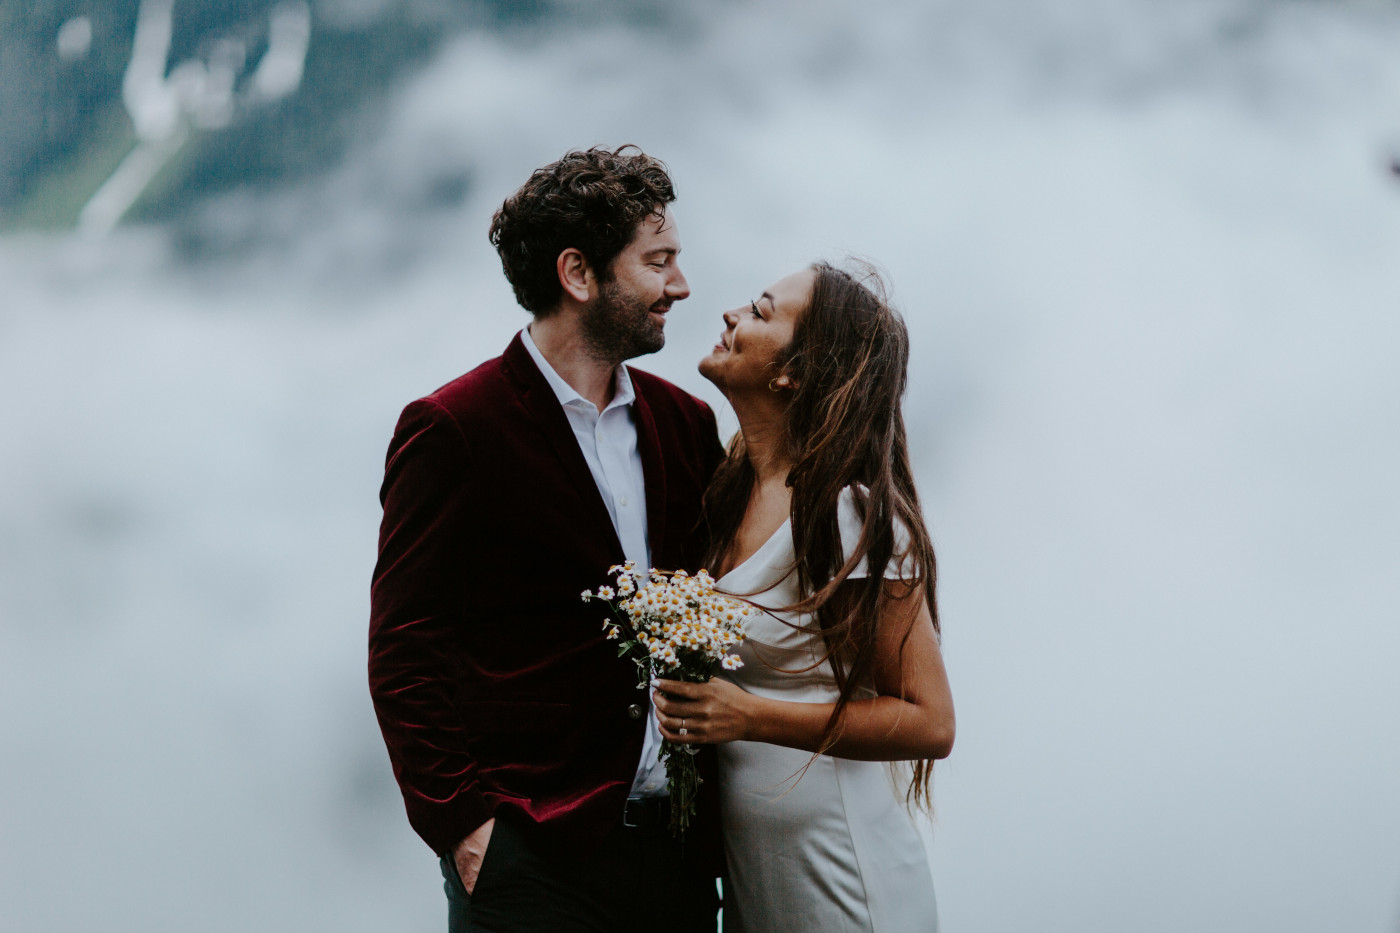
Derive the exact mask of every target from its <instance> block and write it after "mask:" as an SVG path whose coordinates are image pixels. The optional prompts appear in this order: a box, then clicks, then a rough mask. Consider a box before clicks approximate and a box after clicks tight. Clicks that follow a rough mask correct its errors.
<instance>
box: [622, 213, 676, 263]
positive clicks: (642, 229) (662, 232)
mask: <svg viewBox="0 0 1400 933" xmlns="http://www.w3.org/2000/svg"><path fill="white" fill-rule="evenodd" d="M633 242H634V243H635V244H637V245H638V246H640V247H642V249H645V250H654V249H670V250H675V251H677V252H679V251H680V245H681V244H680V234H679V232H678V231H677V229H676V218H675V217H674V216H673V215H672V214H671V209H670V208H669V207H668V208H664V209H663V212H662V213H661V214H659V215H657V214H648V215H647V216H646V217H644V218H643V219H642V222H641V224H640V225H639V227H638V230H637V237H636V239H635V240H634V241H633Z"/></svg>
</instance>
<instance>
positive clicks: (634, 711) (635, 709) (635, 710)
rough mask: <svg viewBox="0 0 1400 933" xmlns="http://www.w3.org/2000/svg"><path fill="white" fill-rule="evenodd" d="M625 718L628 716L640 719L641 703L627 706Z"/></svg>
mask: <svg viewBox="0 0 1400 933" xmlns="http://www.w3.org/2000/svg"><path fill="white" fill-rule="evenodd" d="M627 718H628V719H641V718H642V705H641V704H640V703H633V704H632V705H631V706H629V707H627Z"/></svg>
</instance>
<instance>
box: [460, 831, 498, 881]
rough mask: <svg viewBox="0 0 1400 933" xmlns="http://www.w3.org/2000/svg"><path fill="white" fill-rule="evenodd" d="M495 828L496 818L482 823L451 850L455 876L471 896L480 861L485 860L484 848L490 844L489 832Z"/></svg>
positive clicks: (479, 871)
mask: <svg viewBox="0 0 1400 933" xmlns="http://www.w3.org/2000/svg"><path fill="white" fill-rule="evenodd" d="M495 827H496V818H495V817H494V816H493V817H491V819H489V820H487V821H486V822H485V823H482V824H481V825H480V826H478V827H477V828H476V829H475V830H473V831H472V834H471V835H470V836H468V837H467V838H465V839H463V840H462V841H461V842H459V843H457V848H455V849H453V850H452V861H453V862H454V863H455V864H456V866H457V876H458V877H460V878H461V879H462V887H464V888H466V889H467V893H468V894H471V893H473V892H475V891H476V878H477V875H479V874H481V861H482V859H484V858H486V847H487V846H488V845H489V844H490V843H491V831H492V830H493V829H495Z"/></svg>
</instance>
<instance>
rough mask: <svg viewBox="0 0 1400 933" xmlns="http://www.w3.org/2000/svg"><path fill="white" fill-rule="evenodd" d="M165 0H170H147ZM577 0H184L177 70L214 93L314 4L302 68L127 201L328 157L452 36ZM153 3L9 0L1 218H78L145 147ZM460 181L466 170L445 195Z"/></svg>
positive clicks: (260, 181)
mask: <svg viewBox="0 0 1400 933" xmlns="http://www.w3.org/2000/svg"><path fill="white" fill-rule="evenodd" d="M162 2H164V3H169V2H170V0H155V2H154V3H152V4H151V5H152V6H159V5H160V4H161V3H162ZM580 6H583V7H592V4H583V5H579V4H570V5H568V9H567V10H565V9H564V5H560V4H554V3H551V2H549V0H530V2H518V0H456V2H453V0H417V2H386V0H318V2H315V3H311V4H307V3H303V2H292V3H287V2H286V0H174V2H173V7H172V9H171V10H170V16H169V20H168V21H169V25H170V29H169V44H168V54H167V56H166V61H165V72H164V81H165V82H166V83H169V84H171V85H172V86H173V85H174V84H175V83H176V81H177V79H191V78H192V79H193V81H194V83H195V91H196V92H201V93H204V94H205V96H206V97H208V96H209V94H208V88H207V87H206V85H208V84H212V83H213V80H214V77H215V74H214V72H215V70H216V66H217V65H218V63H219V62H220V61H222V60H229V61H231V63H232V65H231V67H229V68H228V69H226V72H227V73H228V74H229V75H230V76H231V78H232V82H233V83H232V84H231V85H230V86H229V87H228V89H227V91H228V93H227V94H226V95H225V96H226V97H229V98H231V99H233V101H234V103H237V102H238V99H239V98H240V97H242V98H248V97H249V96H251V91H250V89H251V88H252V85H254V84H255V83H256V75H255V71H256V69H257V66H258V64H259V62H260V61H261V59H263V57H264V56H266V54H267V52H268V49H269V36H270V30H271V28H272V27H271V24H272V23H273V22H274V19H275V16H276V14H277V12H278V11H279V9H280V10H281V11H283V12H286V11H287V10H288V9H289V8H290V9H291V10H292V12H293V13H295V12H296V11H297V9H298V8H299V9H300V10H301V11H302V12H303V15H305V12H306V11H309V14H310V17H309V20H310V38H309V42H308V43H306V45H305V58H304V63H303V65H302V70H301V73H300V81H299V82H297V83H296V84H295V90H294V91H292V92H291V93H289V94H287V95H286V96H284V97H282V98H280V99H275V100H270V101H269V100H266V99H262V100H258V101H257V103H258V106H256V107H254V106H249V107H246V108H244V109H242V110H241V111H238V112H235V113H233V115H232V117H231V118H229V119H228V120H226V121H223V122H224V123H225V125H217V124H216V125H203V126H201V125H198V121H197V120H195V121H193V124H194V125H193V126H192V128H191V131H190V132H188V133H187V134H183V135H181V136H179V137H177V138H175V139H173V141H171V143H170V148H173V149H174V150H175V151H174V152H173V154H169V153H166V155H167V156H168V158H165V157H163V161H160V163H159V165H160V167H159V170H158V171H157V172H156V173H155V175H154V177H153V178H151V179H150V180H149V183H144V184H142V185H141V193H140V196H139V198H137V199H136V200H135V202H134V203H133V204H131V205H130V208H129V209H125V208H123V209H122V211H121V216H122V217H124V219H126V220H145V221H163V220H168V219H171V218H174V217H178V216H181V215H184V214H187V213H188V211H189V210H190V209H191V208H192V207H194V206H197V205H198V204H199V203H201V202H203V201H204V200H206V199H207V198H209V197H210V196H212V195H216V194H219V193H222V192H227V191H229V190H232V189H236V188H243V187H249V186H251V187H254V188H269V187H275V186H277V185H280V184H285V183H288V182H291V181H294V180H297V179H300V178H304V177H306V176H308V175H313V174H316V173H319V172H323V171H325V170H326V169H328V168H330V167H332V166H334V165H335V164H336V162H337V160H338V159H339V158H340V157H341V156H342V155H343V154H344V152H345V151H346V149H347V147H348V145H349V144H350V142H351V141H352V137H353V134H354V132H355V127H356V126H357V125H358V121H360V120H361V119H362V118H363V117H362V115H363V114H364V113H366V112H367V111H368V112H370V113H372V112H373V109H372V108H373V107H374V106H375V104H376V103H378V102H381V101H383V100H384V99H385V94H386V91H387V90H388V89H389V88H390V87H391V86H392V85H393V82H394V81H395V80H396V79H398V78H400V77H401V76H403V75H404V74H405V73H408V72H411V71H412V70H413V69H416V68H417V67H419V66H421V65H422V64H423V63H425V62H426V61H427V60H428V59H429V57H430V56H431V54H432V52H433V51H434V50H435V49H436V48H437V47H438V46H439V45H440V44H441V43H442V42H443V41H444V40H446V39H448V38H450V37H452V36H453V35H456V34H460V33H461V32H463V31H465V30H471V29H485V30H491V31H517V32H525V31H528V30H533V29H538V28H541V27H542V26H543V25H544V24H546V23H548V22H550V21H552V20H559V19H560V18H564V17H568V16H578V15H579V14H580V12H581V10H580V9H579V8H580ZM622 6H623V7H627V8H630V9H633V10H635V9H636V7H637V4H624V5H622ZM141 10H142V0H0V229H4V228H8V229H15V228H32V229H68V228H72V227H73V226H75V224H76V223H77V221H78V216H79V213H80V211H81V210H82V208H83V206H84V205H85V204H86V203H87V202H88V200H89V199H90V198H91V197H92V195H93V194H94V193H95V192H96V191H97V189H98V188H99V186H101V185H102V184H103V182H104V181H106V180H107V179H108V178H109V177H110V176H111V175H112V173H113V172H114V171H116V170H117V168H118V166H119V165H120V164H121V163H122V161H123V160H124V159H125V158H126V157H127V156H128V155H129V154H130V153H131V152H132V151H133V149H134V148H136V147H137V145H138V143H139V139H138V137H139V136H140V134H139V133H138V132H137V128H136V127H135V126H134V125H133V120H132V115H131V112H130V111H131V107H130V103H129V100H128V101H127V102H124V100H123V79H124V76H125V75H126V72H127V69H128V65H129V63H130V62H131V61H132V59H133V55H134V53H133V40H134V38H135V37H136V33H137V23H138V19H139V17H140V14H141ZM594 12H596V10H594ZM221 57H222V58H221ZM188 84H190V81H189V80H186V85H188ZM254 90H255V89H254ZM186 96H189V95H186ZM207 122H208V121H206V123H207ZM186 123H191V121H190V120H188V119H186ZM461 193H462V192H461V186H457V187H456V188H454V189H453V190H451V191H446V192H445V193H444V196H447V197H453V196H456V197H460V195H461Z"/></svg>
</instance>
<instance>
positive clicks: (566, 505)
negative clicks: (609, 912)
mask: <svg viewBox="0 0 1400 933" xmlns="http://www.w3.org/2000/svg"><path fill="white" fill-rule="evenodd" d="M629 370H630V372H631V375H632V382H633V385H634V386H635V388H636V396H637V397H636V402H635V410H634V411H635V417H636V422H637V444H638V448H639V451H640V454H641V458H642V466H643V473H644V475H645V480H646V497H647V521H648V535H649V539H650V545H651V554H652V563H653V565H654V566H656V567H660V568H664V569H668V570H671V569H676V568H681V567H684V568H686V569H688V570H695V569H697V568H698V566H699V562H700V560H701V558H702V555H703V549H704V541H703V540H702V532H701V530H700V527H699V526H700V500H701V496H702V494H703V493H704V490H705V486H706V484H707V483H708V482H709V479H710V476H711V474H712V473H713V472H714V469H715V467H716V465H717V464H718V463H719V461H720V459H721V458H722V457H723V450H722V449H721V447H720V444H719V438H718V432H717V428H716V424H715V418H714V414H713V413H712V412H711V411H710V409H709V408H708V407H707V406H706V405H705V403H703V402H701V401H699V400H698V399H696V398H694V397H692V396H690V395H689V394H687V393H686V392H684V391H682V390H680V389H679V388H677V387H676V386H673V385H671V384H670V383H668V382H666V381H664V380H662V379H659V378H657V377H656V376H652V375H650V374H648V373H645V372H641V371H639V370H636V369H631V368H630V367H629ZM380 500H381V502H382V503H383V506H384V519H383V524H382V526H381V528H380V537H379V560H378V563H377V564H376V566H375V570H374V580H373V585H372V588H371V615H370V630H369V682H370V692H371V694H372V696H373V698H374V706H375V712H376V714H377V716H378V719H379V725H380V728H381V730H382V731H383V734H384V740H385V743H386V744H387V746H388V749H389V757H390V760H391V762H392V764H393V768H394V775H395V777H396V778H397V780H398V783H399V787H400V789H401V790H402V791H403V797H404V803H405V806H406V808H407V810H408V818H409V822H410V823H411V824H412V826H413V828H414V829H415V830H416V831H417V832H418V834H419V835H420V836H422V837H423V840H424V841H425V842H427V844H428V845H429V846H431V847H432V848H433V851H435V852H436V853H438V854H439V855H443V854H446V853H447V852H448V851H449V850H451V849H452V848H453V847H454V846H455V845H456V844H457V843H458V842H459V841H461V840H462V839H463V838H464V837H466V836H467V835H468V834H470V833H471V832H472V831H473V830H474V829H476V828H477V827H478V826H479V825H481V824H482V823H483V822H485V821H486V820H487V819H488V818H490V817H491V816H493V815H495V814H497V813H498V812H500V811H502V810H509V811H513V813H514V814H515V815H517V816H518V817H519V818H520V819H523V820H526V821H528V822H529V823H532V824H537V825H538V826H539V827H540V829H541V830H543V831H544V832H546V833H547V834H548V835H549V836H551V837H553V838H554V839H556V840H557V841H558V842H560V843H564V844H570V845H578V846H589V845H593V844H596V843H597V842H598V841H599V840H601V839H602V838H603V837H604V836H606V835H607V834H608V832H609V831H610V830H612V829H613V828H614V827H616V826H617V825H618V824H619V823H620V821H621V817H622V810H623V805H624V803H625V801H626V798H627V795H628V792H629V790H630V788H631V784H632V780H633V778H634V777H635V775H636V771H637V765H638V761H639V759H640V757H641V750H642V740H643V730H644V728H645V723H644V722H643V718H644V717H643V716H641V715H640V712H641V710H642V709H644V708H645V707H646V695H645V692H644V691H642V690H638V689H637V676H636V671H635V669H634V668H633V666H632V665H631V664H630V663H629V662H627V661H624V660H621V659H619V658H618V657H617V650H616V642H611V641H607V640H606V639H605V637H604V633H603V630H602V622H603V610H602V609H601V608H600V607H599V605H598V604H597V603H584V602H583V601H582V600H581V599H580V593H581V592H582V591H583V590H585V589H594V588H597V587H598V586H599V585H600V584H602V583H604V582H607V575H608V574H607V571H608V568H609V567H610V566H611V565H613V564H617V563H621V562H622V560H623V552H622V545H621V543H620V542H619V541H618V538H617V534H616V532H615V531H614V529H613V526H612V521H611V519H610V518H609V516H608V511H607V507H606V506H605V505H604V503H603V500H602V497H601V495H600V493H599V492H598V487H597V485H596V484H595V482H594V480H593V476H592V474H591V473H590V472H589V469H588V464H587V462H586V461H585V460H584V458H583V454H582V452H581V451H580V450H579V447H578V442H577V440H575V438H574V436H573V432H572V430H571V429H570V427H569V423H568V419H567V418H566V416H565V414H564V411H563V408H562V407H561V406H560V404H559V400H558V398H557V397H556V396H555V394H554V392H553V390H552V389H551V388H550V386H549V384H548V383H547V382H546V381H545V378H544V376H543V374H542V373H541V372H540V371H539V368H538V367H536V366H535V364H534V361H533V360H532V359H530V356H529V353H528V351H526V349H525V346H524V344H523V343H522V342H521V339H520V337H519V336H518V335H517V336H516V338H515V339H514V341H512V343H511V344H510V346H509V347H508V348H507V349H506V351H505V353H504V354H503V355H502V356H500V357H498V358H496V359H493V360H490V361H489V362H486V363H484V364H482V365H481V366H479V367H478V368H476V369H475V370H473V371H471V372H470V373H467V374H466V375H465V376H462V377H460V378H458V379H456V380H454V381H453V382H450V383H448V384H447V385H445V386H443V387H442V388H440V389H438V390H437V391H436V392H434V393H432V394H431V395H428V396H426V397H425V398H422V399H419V400H417V401H415V402H413V403H411V404H410V405H409V406H408V407H407V408H405V409H404V411H403V414H402V416H401V417H400V419H399V422H398V427H397V428H396V430H395V432H394V438H393V441H392V443H391V444H390V446H389V453H388V458H387V463H386V468H385V476H384V484H383V487H382V489H381V492H380ZM702 757H705V758H707V759H712V756H708V755H707V756H702ZM705 764H706V767H705V769H704V771H702V775H704V774H705V772H708V776H709V777H710V780H709V782H708V783H709V785H710V787H711V788H713V786H714V780H713V776H714V768H713V761H712V760H709V761H706V762H705ZM702 789H703V788H702ZM717 806H718V802H717V799H716V797H714V796H710V795H706V796H705V797H704V798H703V799H702V800H701V801H700V807H701V812H700V820H701V822H700V825H698V826H694V827H692V835H693V836H697V837H699V838H697V840H696V841H697V842H698V843H700V845H701V848H703V849H710V848H715V849H716V850H717V845H715V843H716V840H717V833H718V829H717V827H718V821H717V812H716V808H717Z"/></svg>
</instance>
